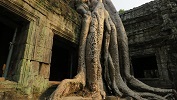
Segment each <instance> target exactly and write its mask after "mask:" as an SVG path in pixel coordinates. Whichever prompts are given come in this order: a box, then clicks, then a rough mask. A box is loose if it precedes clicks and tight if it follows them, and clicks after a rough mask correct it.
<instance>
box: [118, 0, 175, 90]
mask: <svg viewBox="0 0 177 100" xmlns="http://www.w3.org/2000/svg"><path fill="white" fill-rule="evenodd" d="M176 16H177V2H176V1H175V0H155V1H151V2H149V3H146V4H144V5H141V6H139V7H136V8H134V9H131V10H128V11H125V12H124V13H123V14H122V15H121V19H122V21H123V23H124V27H125V30H126V32H127V35H128V39H129V50H130V56H131V62H132V73H134V75H135V77H137V78H139V79H140V80H142V81H143V82H145V83H147V84H149V85H151V86H155V87H166V88H171V87H173V88H176V89H177V81H176V80H177V78H176V76H177V67H176V61H177V57H176V56H175V55H176V54H177V52H176V42H177V40H176V35H177V30H176V27H177V19H176Z"/></svg>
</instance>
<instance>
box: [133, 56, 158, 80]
mask: <svg viewBox="0 0 177 100" xmlns="http://www.w3.org/2000/svg"><path fill="white" fill-rule="evenodd" d="M132 65H133V71H134V76H135V77H136V78H159V73H158V67H157V62H156V56H155V55H154V56H142V57H132Z"/></svg>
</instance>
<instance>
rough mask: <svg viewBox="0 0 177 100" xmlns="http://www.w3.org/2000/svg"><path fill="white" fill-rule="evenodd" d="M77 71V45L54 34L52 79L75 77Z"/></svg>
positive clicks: (59, 79) (60, 79)
mask: <svg viewBox="0 0 177 100" xmlns="http://www.w3.org/2000/svg"><path fill="white" fill-rule="evenodd" d="M76 73H77V47H76V46H75V44H73V43H72V42H70V41H68V40H66V39H64V38H62V37H59V36H58V35H54V38H53V47H52V59H51V67H50V78H49V80H50V81H62V80H63V79H70V78H73V77H74V76H75V75H76Z"/></svg>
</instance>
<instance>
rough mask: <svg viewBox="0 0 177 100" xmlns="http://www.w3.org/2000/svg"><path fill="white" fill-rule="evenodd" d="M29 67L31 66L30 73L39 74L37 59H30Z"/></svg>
mask: <svg viewBox="0 0 177 100" xmlns="http://www.w3.org/2000/svg"><path fill="white" fill-rule="evenodd" d="M31 67H32V72H31V73H32V74H33V75H38V74H39V62H37V61H31Z"/></svg>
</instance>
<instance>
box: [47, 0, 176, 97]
mask: <svg viewBox="0 0 177 100" xmlns="http://www.w3.org/2000/svg"><path fill="white" fill-rule="evenodd" d="M81 1H82V0H81ZM79 2H80V1H79ZM86 3H88V5H89V7H90V8H89V7H88V6H87V4H86ZM77 11H78V12H79V13H80V14H81V15H82V16H83V19H82V30H81V36H80V45H79V59H78V74H77V75H76V77H75V78H74V79H66V80H63V81H62V82H61V84H60V85H59V86H58V88H57V89H56V90H55V92H54V93H53V94H52V95H51V97H50V99H51V100H59V99H60V98H62V97H64V96H68V95H70V94H72V93H75V92H78V91H83V89H86V88H87V89H88V90H89V92H90V94H91V96H90V97H91V98H93V99H96V100H101V99H104V98H105V97H106V92H105V88H104V86H103V78H104V80H105V82H106V86H105V87H107V88H108V90H107V91H112V95H115V96H119V97H122V96H130V97H132V98H134V99H136V100H146V99H148V100H150V99H153V100H154V99H156V100H166V99H169V98H170V99H172V100H173V98H174V97H175V96H177V94H176V91H175V90H173V89H160V88H153V87H151V86H148V85H146V84H144V83H142V82H141V81H139V80H137V79H136V78H134V77H133V76H132V75H131V74H130V59H129V50H128V39H127V35H126V32H125V29H124V27H123V24H122V21H121V19H120V17H119V15H118V13H117V11H116V9H115V7H114V6H113V4H112V2H111V1H110V0H103V1H102V0H98V1H97V0H89V1H88V2H87V0H83V1H82V2H80V3H79V4H78V5H77ZM102 55H103V56H102ZM101 57H103V60H101V59H102V58H101ZM120 69H123V70H120ZM103 70H104V71H103ZM127 83H129V84H130V85H131V86H133V87H135V88H137V89H138V90H142V91H141V92H136V91H134V90H131V89H130V88H129V87H128V86H127Z"/></svg>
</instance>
